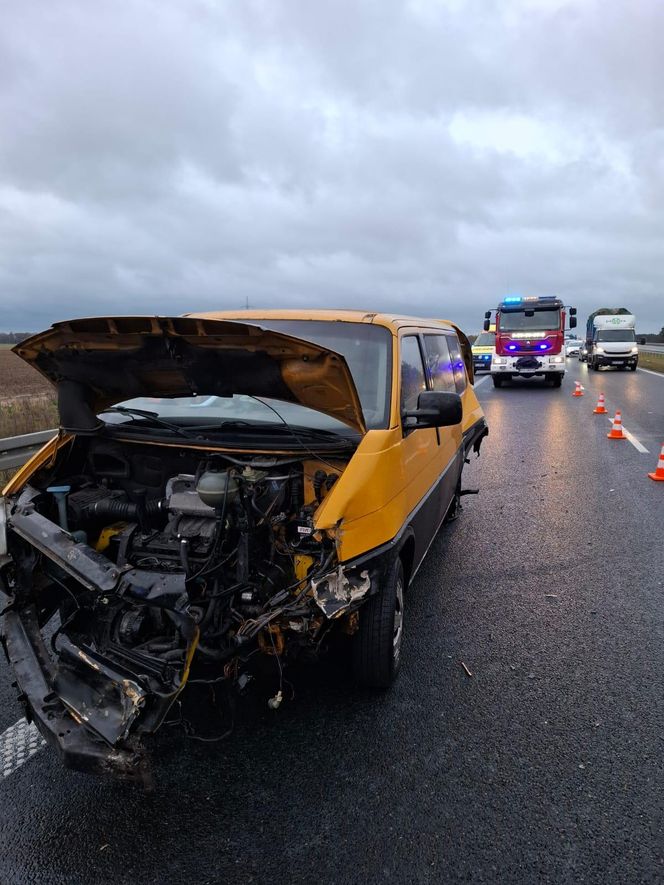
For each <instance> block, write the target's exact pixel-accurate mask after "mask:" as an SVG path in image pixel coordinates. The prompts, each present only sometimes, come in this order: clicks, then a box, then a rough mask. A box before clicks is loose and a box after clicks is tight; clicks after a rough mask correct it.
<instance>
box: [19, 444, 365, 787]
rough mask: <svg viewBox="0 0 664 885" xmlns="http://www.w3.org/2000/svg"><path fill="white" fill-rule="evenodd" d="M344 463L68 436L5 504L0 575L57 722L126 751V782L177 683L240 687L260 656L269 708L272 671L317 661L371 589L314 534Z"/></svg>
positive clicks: (329, 541) (278, 676) (277, 673)
mask: <svg viewBox="0 0 664 885" xmlns="http://www.w3.org/2000/svg"><path fill="white" fill-rule="evenodd" d="M344 467H345V461H344V460H340V459H339V460H338V459H336V458H335V459H334V460H331V461H327V460H326V461H323V460H319V459H316V458H315V456H313V453H312V455H311V456H310V455H306V454H305V455H304V456H303V455H302V453H295V454H292V455H288V454H284V455H273V454H265V455H260V454H253V455H250V454H247V455H240V456H238V455H237V454H235V453H234V454H233V455H230V454H226V453H223V452H214V451H205V450H200V451H199V450H196V449H195V448H193V447H187V446H182V447H180V446H178V447H172V448H169V447H160V446H158V445H150V444H144V443H141V444H135V443H132V442H121V441H117V440H108V439H103V438H99V437H88V438H85V437H76V438H75V439H74V440H72V441H71V442H70V443H68V444H67V445H65V446H64V447H63V448H62V449H61V450H60V451H59V453H58V455H57V458H56V459H55V462H54V463H53V464H51V465H48V466H46V467H44V468H42V469H41V470H40V471H38V472H37V473H36V474H35V475H34V476H33V477H32V478H31V481H30V484H29V485H27V486H25V487H24V488H23V490H22V491H21V493H20V494H19V495H18V496H17V498H16V499H15V500H14V501H13V502H12V503H11V511H10V522H9V525H10V529H11V531H10V533H9V543H10V553H11V557H12V566H11V568H10V569H9V570H8V571H7V572H6V574H5V575H4V579H5V583H6V585H7V587H8V589H9V591H10V593H11V594H12V596H13V599H14V601H13V608H14V609H15V610H16V611H17V612H21V615H22V617H23V620H24V623H28V622H30V623H32V624H33V626H34V631H35V636H34V637H32V638H33V640H34V642H33V645H35V644H36V647H38V650H42V657H43V660H42V662H41V663H42V665H43V668H44V669H45V671H46V673H47V680H46V681H47V682H50V684H51V685H52V687H53V688H54V692H55V695H56V696H57V700H58V702H59V703H61V704H62V709H60V708H59V707H58V705H57V703H55V706H54V708H53V709H54V715H55V716H56V718H58V717H59V719H60V720H61V721H62V722H63V723H66V721H67V719H68V717H69V718H70V719H71V720H73V721H74V722H75V723H77V724H78V725H82V726H83V727H84V728H85V729H86V731H87V732H88V733H89V734H90V735H91V736H92V738H93V741H99V742H101V743H103V744H105V745H107V746H111V747H114V748H116V749H117V750H118V751H121V752H123V753H124V752H126V753H128V755H127V763H126V768H127V771H126V772H125V774H127V775H128V776H129V775H130V772H131V771H133V770H134V769H135V767H136V765H138V764H139V762H138V761H137V760H139V758H140V752H139V750H140V739H141V735H145V734H151V733H153V732H154V731H155V730H156V729H157V728H158V727H159V726H160V725H161V724H162V723H163V722H164V721H165V720H166V721H169V719H172V717H173V715H174V714H173V711H172V708H173V709H175V708H174V703H175V701H176V700H178V699H179V698H180V695H181V693H182V692H183V690H184V689H185V686H186V685H187V683H188V681H189V680H191V684H192V685H214V686H218V687H221V686H223V687H224V688H226V689H227V690H228V691H229V692H237V691H242V690H244V688H245V687H246V686H247V684H248V683H249V682H250V681H251V680H252V679H253V667H254V664H255V663H256V662H257V660H258V659H260V658H262V659H263V663H264V664H265V663H266V662H267V663H269V665H270V666H271V667H272V672H273V673H274V680H277V681H276V682H274V681H273V688H276V691H274V694H272V695H271V696H270V698H269V701H268V702H269V705H270V706H271V707H272V708H273V709H275V708H276V707H278V706H279V705H280V704H281V702H282V700H283V699H284V688H283V685H284V683H283V666H284V665H285V664H287V663H289V662H291V661H293V660H295V659H297V658H298V657H299V656H301V655H302V654H307V655H308V654H317V653H318V652H319V651H320V650H321V648H322V646H323V644H324V640H325V637H326V636H327V635H328V633H329V631H330V630H331V628H332V627H333V626H334V625H336V624H341V625H342V626H343V627H344V629H345V631H346V632H350V633H352V632H353V629H354V628H355V626H356V623H357V614H356V610H357V608H358V606H359V603H360V602H361V600H362V599H363V598H364V597H365V596H366V595H367V594H368V593H369V591H370V585H371V582H370V579H369V575H368V573H367V572H366V571H361V570H353V569H348V570H344V569H342V567H341V566H340V565H339V563H338V561H337V553H336V547H335V542H334V538H333V537H331V536H330V535H329V534H328V533H326V532H322V531H317V530H316V528H315V514H316V511H317V509H318V508H319V507H320V506H321V504H322V503H323V502H324V500H325V498H326V497H327V496H328V495H329V494H331V493H332V491H333V489H334V487H335V485H336V483H337V482H338V480H339V477H340V476H341V474H342V473H343V470H344ZM26 614H27V615H29V616H30V617H27V618H26ZM37 633H39V638H38V637H37ZM215 697H216V694H215ZM177 706H178V707H179V708H181V704H178V705H177ZM169 711H170V712H169ZM176 718H177V717H176ZM226 718H228V717H226ZM180 719H182V716H181V713H180ZM231 724H232V723H231ZM185 725H186V726H188V728H189V731H190V733H192V734H193V730H194V729H193V726H191V723H188V722H186V723H185ZM62 727H64V726H62ZM227 727H228V724H227V723H226V724H225V725H224V729H223V732H224V734H225V733H226V729H227ZM204 730H205V729H204ZM221 736H223V735H222V734H219V735H217V734H211V733H209V732H208V733H206V734H205V735H204V736H202V739H204V740H213V739H217V737H221ZM114 764H115V765H116V768H117V760H116V761H115V763H114Z"/></svg>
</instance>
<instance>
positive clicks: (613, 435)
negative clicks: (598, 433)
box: [606, 410, 627, 439]
mask: <svg viewBox="0 0 664 885" xmlns="http://www.w3.org/2000/svg"><path fill="white" fill-rule="evenodd" d="M606 435H607V437H608V438H609V439H627V437H626V436H625V434H624V433H623V428H622V415H621V414H620V410H618V411H617V412H616V414H615V417H614V419H613V425H612V427H611V432H610V433H607V434H606Z"/></svg>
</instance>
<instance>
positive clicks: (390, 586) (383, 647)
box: [353, 558, 404, 688]
mask: <svg viewBox="0 0 664 885" xmlns="http://www.w3.org/2000/svg"><path fill="white" fill-rule="evenodd" d="M403 609H404V573H403V565H402V563H401V560H400V559H398V558H397V560H396V562H395V563H394V565H393V566H392V568H391V569H390V571H389V573H388V575H387V577H386V578H385V584H384V586H383V587H382V588H381V589H380V590H379V591H378V593H376V594H375V595H374V596H372V597H371V598H370V599H369V601H368V602H367V603H366V604H365V605H364V606H363V607H362V608H361V609H360V612H359V615H360V625H359V629H358V631H357V633H356V634H355V636H354V637H353V672H354V674H355V679H356V680H357V681H358V682H359V683H360V685H365V686H367V687H368V688H389V687H390V685H392V683H393V682H394V680H395V679H396V677H397V673H398V672H399V667H400V665H401V640H402V638H403Z"/></svg>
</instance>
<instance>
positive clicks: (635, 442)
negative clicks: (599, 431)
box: [607, 416, 649, 455]
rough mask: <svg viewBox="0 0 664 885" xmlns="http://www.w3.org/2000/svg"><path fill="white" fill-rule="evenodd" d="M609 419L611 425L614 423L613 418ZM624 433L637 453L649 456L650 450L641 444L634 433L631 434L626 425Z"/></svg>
mask: <svg viewBox="0 0 664 885" xmlns="http://www.w3.org/2000/svg"><path fill="white" fill-rule="evenodd" d="M607 417H608V418H609V424H611V422H612V421H613V418H611V417H610V416H607ZM623 433H624V434H625V436H626V437H627V439H628V440H629V441H630V442H631V444H632V445H633V446H634V448H635V449H636V451H637V452H641V454H642V455H648V454H649V452H648V449H647V448H646V447H645V446H644V445H643V443H640V442H639V441H638V439H637V438H636V437H635V436H634V434H633V433H630V432H629V430H628V429H627V428H626V427H625V425H624V424H623Z"/></svg>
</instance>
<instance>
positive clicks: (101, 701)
mask: <svg viewBox="0 0 664 885" xmlns="http://www.w3.org/2000/svg"><path fill="white" fill-rule="evenodd" d="M58 651H59V653H60V656H59V660H58V666H57V670H56V674H55V680H54V688H55V690H56V691H57V693H58V695H59V697H60V699H61V700H62V703H63V704H64V705H65V706H66V707H67V709H68V710H69V712H70V713H71V714H72V716H73V717H74V719H75V720H76V721H78V722H84V723H85V724H86V725H87V727H88V728H89V729H91V730H92V731H94V732H95V733H96V734H98V735H99V736H100V737H101V738H103V739H104V740H105V741H106V742H107V743H109V744H111V745H114V744H115V743H117V741H119V740H121V739H124V738H126V737H127V735H128V734H129V730H130V728H131V726H132V724H133V722H134V720H135V719H136V717H137V716H138V714H139V713H140V711H141V708H142V707H143V705H144V704H145V701H146V697H147V693H146V692H145V691H144V690H143V689H142V688H141V686H140V685H139V684H138V683H137V682H136V681H135V679H131V678H129V677H128V676H127V675H126V674H124V673H121V672H120V671H119V670H116V669H113V668H112V667H110V666H109V665H108V663H107V662H105V661H104V660H103V659H102V658H101V657H100V656H99V655H96V654H95V653H94V652H93V651H92V650H91V649H85V650H84V649H82V648H79V647H78V646H76V645H75V644H74V643H73V642H71V641H70V640H69V639H68V638H67V636H65V635H61V636H60V637H59V639H58Z"/></svg>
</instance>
